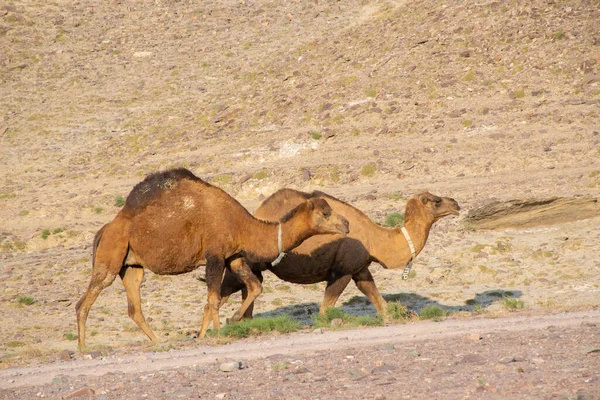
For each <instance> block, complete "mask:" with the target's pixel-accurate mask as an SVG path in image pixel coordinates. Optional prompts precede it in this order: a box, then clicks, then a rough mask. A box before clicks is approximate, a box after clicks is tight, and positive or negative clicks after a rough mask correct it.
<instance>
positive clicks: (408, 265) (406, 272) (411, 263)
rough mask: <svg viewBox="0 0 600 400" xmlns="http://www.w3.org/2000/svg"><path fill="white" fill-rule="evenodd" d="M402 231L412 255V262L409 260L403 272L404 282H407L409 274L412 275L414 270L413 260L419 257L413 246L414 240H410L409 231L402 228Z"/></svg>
mask: <svg viewBox="0 0 600 400" xmlns="http://www.w3.org/2000/svg"><path fill="white" fill-rule="evenodd" d="M400 230H401V231H402V234H403V235H404V238H405V239H406V241H407V242H408V247H410V253H411V257H410V260H408V264H406V267H404V271H402V280H403V281H405V280H407V279H408V274H410V269H411V268H412V265H413V260H414V259H415V257H416V256H417V252H416V250H415V245H414V244H413V242H412V240H411V239H410V235H409V234H408V231H407V230H406V228H405V227H402V228H400Z"/></svg>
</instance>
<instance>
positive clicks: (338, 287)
mask: <svg viewBox="0 0 600 400" xmlns="http://www.w3.org/2000/svg"><path fill="white" fill-rule="evenodd" d="M351 278H352V275H344V276H340V277H339V278H337V279H335V280H333V279H332V280H330V281H328V282H327V288H325V296H324V297H323V303H321V309H320V310H319V312H320V313H321V314H325V310H327V309H328V308H331V307H333V306H335V303H336V302H337V300H338V299H339V298H340V296H341V294H342V292H343V291H344V289H346V286H348V283H350V279H351Z"/></svg>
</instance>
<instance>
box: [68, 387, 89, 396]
mask: <svg viewBox="0 0 600 400" xmlns="http://www.w3.org/2000/svg"><path fill="white" fill-rule="evenodd" d="M94 394H96V392H95V391H94V389H90V388H89V387H84V388H81V389H79V390H76V391H74V392H73V393H71V394H69V395H67V397H65V399H74V398H76V397H81V396H89V395H94Z"/></svg>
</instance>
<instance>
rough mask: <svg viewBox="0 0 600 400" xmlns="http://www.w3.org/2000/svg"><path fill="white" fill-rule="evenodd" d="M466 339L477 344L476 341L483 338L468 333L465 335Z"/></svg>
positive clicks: (477, 334)
mask: <svg viewBox="0 0 600 400" xmlns="http://www.w3.org/2000/svg"><path fill="white" fill-rule="evenodd" d="M467 339H468V340H472V341H475V342H477V341H479V340H481V339H483V337H482V336H481V335H480V334H479V333H469V334H468V335H467Z"/></svg>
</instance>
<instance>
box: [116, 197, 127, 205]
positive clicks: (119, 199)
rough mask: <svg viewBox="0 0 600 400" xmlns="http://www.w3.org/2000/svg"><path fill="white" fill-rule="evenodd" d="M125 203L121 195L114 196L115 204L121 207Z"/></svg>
mask: <svg viewBox="0 0 600 400" xmlns="http://www.w3.org/2000/svg"><path fill="white" fill-rule="evenodd" d="M124 205H125V198H124V197H123V196H117V197H115V206H117V207H123V206H124Z"/></svg>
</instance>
